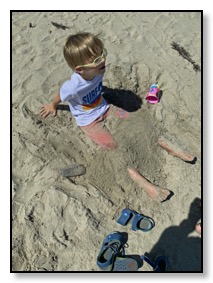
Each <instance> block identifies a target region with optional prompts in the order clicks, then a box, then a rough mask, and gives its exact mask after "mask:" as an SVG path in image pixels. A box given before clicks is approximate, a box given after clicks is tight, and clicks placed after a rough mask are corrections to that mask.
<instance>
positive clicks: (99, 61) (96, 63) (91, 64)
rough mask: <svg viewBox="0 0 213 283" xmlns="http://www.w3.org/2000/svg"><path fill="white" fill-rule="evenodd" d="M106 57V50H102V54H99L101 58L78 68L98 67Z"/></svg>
mask: <svg viewBox="0 0 213 283" xmlns="http://www.w3.org/2000/svg"><path fill="white" fill-rule="evenodd" d="M106 56H107V50H106V49H105V48H104V49H103V51H102V53H101V56H98V57H97V58H95V60H94V61H93V62H92V63H90V64H86V65H81V66H78V67H90V66H94V65H98V64H100V63H101V61H102V59H103V58H106Z"/></svg>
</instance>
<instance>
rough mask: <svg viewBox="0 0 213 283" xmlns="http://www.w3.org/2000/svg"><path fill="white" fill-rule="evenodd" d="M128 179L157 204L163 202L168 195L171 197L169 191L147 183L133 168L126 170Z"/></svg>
mask: <svg viewBox="0 0 213 283" xmlns="http://www.w3.org/2000/svg"><path fill="white" fill-rule="evenodd" d="M127 170H128V172H129V175H130V177H131V178H132V180H133V181H135V182H136V183H137V184H138V185H139V186H140V187H142V189H144V191H145V192H146V193H147V194H148V196H149V197H150V198H152V199H153V200H155V201H157V202H162V201H165V200H166V199H167V198H168V197H169V195H171V191H169V190H167V189H162V188H160V187H158V186H156V185H153V184H152V183H150V182H149V181H147V180H146V179H145V178H144V177H143V176H142V175H141V174H140V173H139V172H138V171H137V170H135V169H133V168H128V169H127Z"/></svg>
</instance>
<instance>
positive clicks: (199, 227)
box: [195, 223, 201, 235]
mask: <svg viewBox="0 0 213 283" xmlns="http://www.w3.org/2000/svg"><path fill="white" fill-rule="evenodd" d="M195 231H196V232H197V233H198V234H200V235H201V223H198V224H197V225H196V226H195Z"/></svg>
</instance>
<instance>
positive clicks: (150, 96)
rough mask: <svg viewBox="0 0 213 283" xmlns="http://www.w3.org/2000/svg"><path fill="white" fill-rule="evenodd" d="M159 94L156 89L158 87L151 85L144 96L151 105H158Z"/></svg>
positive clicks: (158, 90)
mask: <svg viewBox="0 0 213 283" xmlns="http://www.w3.org/2000/svg"><path fill="white" fill-rule="evenodd" d="M159 92H160V89H159V88H158V85H157V84H152V85H151V87H150V89H149V91H148V92H147V94H146V100H147V101H149V103H152V104H155V103H158V102H159V97H158V94H159Z"/></svg>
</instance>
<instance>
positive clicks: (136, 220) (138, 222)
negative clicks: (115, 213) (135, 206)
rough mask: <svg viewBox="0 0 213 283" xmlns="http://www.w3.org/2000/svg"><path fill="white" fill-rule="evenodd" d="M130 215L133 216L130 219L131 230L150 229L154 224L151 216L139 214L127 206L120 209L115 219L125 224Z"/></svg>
mask: <svg viewBox="0 0 213 283" xmlns="http://www.w3.org/2000/svg"><path fill="white" fill-rule="evenodd" d="M133 216H134V217H133ZM132 217H133V219H132V230H133V231H136V230H141V231H143V232H147V231H150V230H151V229H152V228H153V227H154V226H155V222H154V220H153V219H152V218H151V217H148V216H145V215H143V214H139V213H137V212H136V211H134V210H131V209H128V208H125V209H123V210H122V212H121V215H120V217H119V218H118V220H117V223H119V224H120V225H122V226H125V225H127V224H128V222H129V221H130V219H131V218H132Z"/></svg>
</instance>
